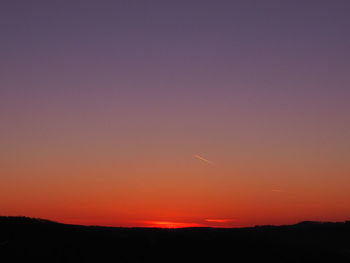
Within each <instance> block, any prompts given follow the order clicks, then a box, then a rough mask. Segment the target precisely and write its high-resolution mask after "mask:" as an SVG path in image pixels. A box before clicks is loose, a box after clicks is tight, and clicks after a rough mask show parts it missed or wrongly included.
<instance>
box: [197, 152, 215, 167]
mask: <svg viewBox="0 0 350 263" xmlns="http://www.w3.org/2000/svg"><path fill="white" fill-rule="evenodd" d="M193 157H194V158H197V159H198V160H201V161H203V162H205V163H207V164H210V165H213V164H214V163H213V162H212V161H209V160H207V159H205V158H203V157H202V156H200V155H197V154H196V155H194V156H193Z"/></svg>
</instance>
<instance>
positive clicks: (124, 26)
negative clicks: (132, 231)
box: [0, 0, 350, 227]
mask: <svg viewBox="0 0 350 263" xmlns="http://www.w3.org/2000/svg"><path fill="white" fill-rule="evenodd" d="M349 13H350V2H349V1H347V0H327V1H326V0H307V1H305V0H293V1H292V0H290V1H289V0H279V1H277V0H266V1H258V0H256V1H253V0H245V1H243V0H241V1H240V0H237V1H223V0H215V1H214V0H211V1H209V0H201V1H199V0H198V1H195V0H186V1H184V0H176V1H172V0H165V1H164V0H162V1H161V0H158V1H156V0H149V1H141V0H139V1H136V0H130V1H126V0H120V1H107V0H105V1H97V0H96V1H77V0H72V1H67V0H62V1H36V0H34V1H23V0H22V1H19V0H4V1H1V3H0V38H1V41H0V57H1V60H0V75H1V76H0V123H1V126H0V215H24V216H31V217H40V218H47V219H51V220H57V221H60V222H64V223H74V224H87V225H89V224H93V225H109V226H152V227H153V226H159V227H182V226H215V227H241V226H253V225H264V224H277V225H279V224H292V223H296V222H299V221H303V220H322V221H343V220H349V219H350V191H349V189H350V160H349V157H350V118H349V117H350V114H349V113H350V103H349V100H350V50H349V49H350V34H349V28H350V16H349Z"/></svg>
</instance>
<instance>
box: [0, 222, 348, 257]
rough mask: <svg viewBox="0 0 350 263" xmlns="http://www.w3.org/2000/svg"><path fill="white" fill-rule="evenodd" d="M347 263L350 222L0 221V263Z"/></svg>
mask: <svg viewBox="0 0 350 263" xmlns="http://www.w3.org/2000/svg"><path fill="white" fill-rule="evenodd" d="M202 261H204V262H350V222H339V223H319V222H302V223H299V224H296V225H290V226H258V227H252V228H239V229H237V228H236V229H218V228H184V229H157V228H112V227H95V226H89V227H87V226H78V225H66V224H60V223H55V222H51V221H46V220H41V219H32V218H25V217H0V262H202Z"/></svg>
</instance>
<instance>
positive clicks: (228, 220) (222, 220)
mask: <svg viewBox="0 0 350 263" xmlns="http://www.w3.org/2000/svg"><path fill="white" fill-rule="evenodd" d="M205 221H207V222H210V223H228V222H233V221H235V220H234V219H227V218H225V219H205Z"/></svg>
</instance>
